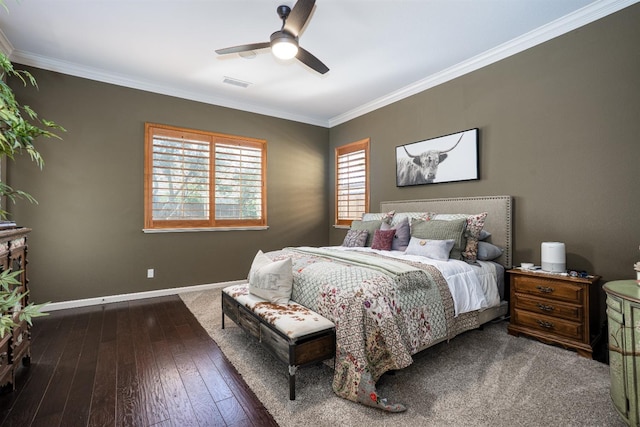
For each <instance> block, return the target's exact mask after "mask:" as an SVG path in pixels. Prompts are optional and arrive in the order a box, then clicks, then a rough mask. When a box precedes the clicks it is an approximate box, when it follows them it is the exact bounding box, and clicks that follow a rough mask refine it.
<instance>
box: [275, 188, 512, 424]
mask: <svg viewBox="0 0 640 427" xmlns="http://www.w3.org/2000/svg"><path fill="white" fill-rule="evenodd" d="M391 213H393V215H391ZM421 213H424V214H426V216H422V217H421V216H420V214H421ZM427 213H428V214H427ZM485 213H486V215H485ZM401 214H404V217H403V215H401ZM472 217H473V218H475V219H474V221H477V220H478V218H482V221H480V223H472V222H471V221H472V219H471V218H472ZM371 218H381V220H380V221H382V222H385V223H386V224H387V225H386V226H381V227H380V228H381V229H385V230H389V229H392V230H396V229H399V228H400V225H402V224H400V223H401V222H403V221H405V220H406V221H409V222H410V223H411V231H412V235H413V234H414V232H415V234H416V236H417V235H419V233H420V230H421V228H420V227H426V228H425V230H433V229H434V227H436V228H437V230H441V229H442V227H444V228H446V229H447V230H449V228H456V229H458V225H459V224H460V223H463V226H464V235H465V236H466V239H465V241H463V242H457V241H456V242H454V244H455V245H458V243H460V244H461V247H460V248H459V249H460V253H461V254H462V255H461V256H458V255H457V254H456V256H455V258H457V259H448V256H449V254H450V256H451V257H454V255H453V253H454V250H455V249H454V250H451V248H449V250H451V252H447V251H445V253H446V254H447V255H448V256H447V259H443V258H439V259H432V258H425V257H424V256H422V254H423V253H422V252H421V251H422V250H424V248H420V247H418V246H415V245H414V243H415V244H418V243H416V242H422V243H420V244H422V245H424V244H425V241H426V243H427V244H428V245H431V244H432V243H433V244H436V245H437V248H436V249H437V250H438V251H441V250H442V248H443V242H445V241H446V245H445V246H447V247H449V246H452V245H454V244H452V243H450V241H452V240H454V239H448V240H444V239H443V240H435V239H429V240H424V239H422V240H420V239H419V238H418V237H416V236H414V237H415V239H414V238H413V237H412V240H411V243H410V245H414V246H413V249H412V250H410V249H409V248H407V249H406V251H399V250H389V249H386V250H384V249H383V250H380V249H379V248H380V239H382V238H381V237H380V236H383V235H385V236H388V235H389V234H391V235H393V232H392V233H389V232H388V231H387V232H384V233H383V232H381V231H378V232H375V233H373V234H375V238H376V239H377V240H376V241H375V244H374V245H371V242H370V241H369V242H368V243H369V244H370V246H371V247H377V248H378V249H372V248H371V247H368V246H365V247H361V246H356V247H352V246H349V247H344V246H340V247H324V248H311V247H297V248H285V249H282V250H278V251H273V252H269V253H267V255H268V257H269V258H270V259H271V260H272V261H273V262H282V261H287V262H290V263H291V264H290V265H291V268H292V272H293V279H292V289H291V300H293V301H295V302H297V303H299V304H302V305H304V306H306V307H308V308H309V309H311V310H313V311H315V312H317V313H318V314H320V315H322V316H324V317H326V318H327V319H330V320H331V321H332V322H334V323H335V325H336V357H335V361H334V368H335V371H334V378H333V390H334V392H335V393H336V394H337V395H338V396H341V397H343V398H345V399H349V400H353V401H356V402H359V403H362V404H365V405H368V406H374V407H378V408H380V409H383V410H387V411H390V412H401V411H404V410H405V409H406V408H405V406H404V405H402V404H401V403H397V402H393V401H392V399H389V398H387V397H383V396H380V395H379V394H378V392H377V390H376V386H375V384H376V381H377V380H378V379H379V378H380V376H381V375H382V374H384V373H385V372H388V371H391V370H397V369H403V368H406V367H407V366H409V365H410V364H411V363H412V361H413V360H412V357H411V356H412V355H414V354H416V353H418V352H420V351H422V350H424V349H426V348H428V347H431V346H433V345H435V344H437V343H440V342H443V341H447V340H449V339H452V338H453V337H455V336H456V335H458V334H460V333H462V332H465V331H468V330H471V329H475V328H478V327H479V326H481V325H482V324H483V323H486V322H489V321H491V320H494V319H496V318H499V317H500V316H504V315H505V314H506V313H507V311H508V310H507V302H506V301H504V297H505V292H504V271H505V268H510V267H511V257H512V247H511V244H512V198H511V196H486V197H460V198H447V199H427V200H404V201H386V202H382V203H380V210H379V212H377V213H371V214H367V215H365V218H363V221H361V222H354V224H353V225H352V227H351V228H352V229H356V228H358V227H359V226H360V225H362V224H366V225H367V226H371V224H374V225H375V224H377V223H376V221H378V220H371ZM393 218H396V219H397V222H396V223H395V225H394V221H393ZM461 218H462V219H461ZM365 219H369V220H366V221H365ZM445 222H446V224H445ZM356 223H358V224H356ZM478 226H479V228H478ZM474 227H475V228H474ZM480 230H484V231H485V233H484V234H483V235H482V236H483V237H482V241H485V242H487V243H489V246H490V245H493V246H494V247H499V248H501V253H500V255H499V256H497V257H496V256H494V257H493V260H492V261H488V260H482V259H478V258H477V252H476V255H475V256H474V253H473V251H470V250H469V247H470V246H469V245H470V244H471V242H473V241H474V239H475V242H476V244H477V246H476V250H477V249H478V247H479V243H478V240H479V239H480V236H481V233H480ZM430 232H431V231H427V233H430ZM438 232H440V231H438ZM487 232H489V233H490V235H489V236H488V237H487V236H486V235H487V234H488V233H487ZM395 233H396V234H395V237H396V238H397V236H398V232H395ZM446 233H449V231H447V232H446ZM456 233H457V232H456ZM349 234H353V235H356V234H358V233H356V232H354V233H349ZM428 236H430V234H428ZM448 236H449V234H447V237H448ZM423 237H424V236H423ZM379 238H380V239H379ZM346 241H347V239H345V242H346ZM483 247H484V246H483ZM416 248H417V250H418V252H415V250H416ZM445 249H446V248H445ZM463 249H464V250H463ZM438 253H440V252H438ZM407 254H410V255H407ZM431 256H432V255H429V257H431ZM434 256H436V255H434ZM439 256H442V254H440V255H437V256H436V258H438V257H439ZM467 256H469V258H467ZM289 260H290V261H289Z"/></svg>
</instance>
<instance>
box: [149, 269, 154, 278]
mask: <svg viewBox="0 0 640 427" xmlns="http://www.w3.org/2000/svg"><path fill="white" fill-rule="evenodd" d="M154 274H155V271H154V270H153V268H147V279H153V276H154Z"/></svg>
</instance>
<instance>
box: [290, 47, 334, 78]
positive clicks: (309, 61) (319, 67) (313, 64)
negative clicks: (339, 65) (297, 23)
mask: <svg viewBox="0 0 640 427" xmlns="http://www.w3.org/2000/svg"><path fill="white" fill-rule="evenodd" d="M296 58H298V60H299V61H300V62H302V63H303V64H305V65H306V66H307V67H309V68H312V69H314V70H316V71H317V72H319V73H320V74H325V73H326V72H327V71H329V67H327V66H326V65H324V64H323V63H322V61H320V60H319V59H318V58H316V57H315V56H313V55H312V54H311V53H309V51H307V50H305V49H303V48H301V47H298V54H297V55H296Z"/></svg>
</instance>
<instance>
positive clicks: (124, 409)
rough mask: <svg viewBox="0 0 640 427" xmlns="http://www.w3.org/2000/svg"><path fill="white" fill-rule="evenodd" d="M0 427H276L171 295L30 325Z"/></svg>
mask: <svg viewBox="0 0 640 427" xmlns="http://www.w3.org/2000/svg"><path fill="white" fill-rule="evenodd" d="M0 425H1V426H21V427H26V426H47V427H52V426H64V427H67V426H277V424H276V422H275V421H274V420H273V418H272V417H271V415H270V414H269V413H268V412H267V411H266V410H265V408H264V406H263V405H262V404H261V403H260V401H259V400H258V398H257V397H256V396H255V395H254V394H253V392H252V391H251V390H250V389H249V388H248V387H247V385H246V384H245V383H244V381H243V380H242V378H241V377H240V375H239V374H238V373H237V371H236V370H235V368H234V367H233V366H232V365H231V364H230V363H229V362H228V361H227V359H226V358H225V356H224V355H223V354H222V352H221V351H220V349H219V348H218V346H217V345H216V343H215V342H214V341H213V340H212V339H211V338H210V337H209V335H208V334H207V333H206V331H205V330H204V329H203V328H202V327H201V326H200V324H199V323H198V321H197V320H196V319H195V318H194V317H193V315H192V314H191V312H190V311H189V310H188V309H187V308H186V306H185V305H184V304H183V302H182V300H181V299H180V298H179V297H178V296H167V297H159V298H150V299H144V300H137V301H131V302H123V303H113V304H105V305H102V306H93V307H85V308H80V309H70V310H60V311H54V312H51V314H50V315H49V316H47V317H43V318H38V319H35V320H34V326H33V329H32V351H31V366H29V367H23V368H20V370H19V371H18V374H17V377H16V390H15V391H10V390H9V391H7V390H4V391H3V392H2V393H0Z"/></svg>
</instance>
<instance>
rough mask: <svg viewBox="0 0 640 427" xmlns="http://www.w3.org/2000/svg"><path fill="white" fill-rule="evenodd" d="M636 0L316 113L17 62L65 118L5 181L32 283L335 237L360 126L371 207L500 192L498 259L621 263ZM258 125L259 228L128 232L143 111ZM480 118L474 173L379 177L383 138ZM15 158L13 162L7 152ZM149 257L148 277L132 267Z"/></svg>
mask: <svg viewBox="0 0 640 427" xmlns="http://www.w3.org/2000/svg"><path fill="white" fill-rule="evenodd" d="M638 23H640V5H634V6H632V7H629V8H627V9H625V10H623V11H620V12H618V13H616V14H613V15H611V16H609V17H606V18H604V19H601V20H599V21H597V22H594V23H592V24H590V25H587V26H585V27H583V28H580V29H578V30H575V31H573V32H571V33H568V34H566V35H563V36H561V37H558V38H556V39H554V40H551V41H549V42H546V43H544V44H542V45H540V46H537V47H534V48H532V49H529V50H527V51H525V52H522V53H520V54H517V55H514V56H512V57H510V58H507V59H504V60H502V61H500V62H498V63H495V64H493V65H490V66H487V67H485V68H483V69H480V70H478V71H475V72H472V73H470V74H467V75H465V76H462V77H460V78H457V79H455V80H452V81H450V82H448V83H445V84H442V85H440V86H438V87H435V88H433V89H430V90H427V91H425V92H422V93H420V94H417V95H414V96H412V97H410V98H407V99H405V100H402V101H399V102H396V103H394V104H392V105H389V106H387V107H384V108H381V109H379V110H377V111H374V112H371V113H369V114H366V115H364V116H361V117H358V118H356V119H353V120H351V121H349V122H347V123H344V124H341V125H338V126H336V127H333V128H332V129H330V130H328V129H324V128H321V127H317V126H311V125H304V124H300V123H295V122H291V121H287V120H280V119H275V118H270V117H265V116H261V115H257V114H251V113H246V112H241V111H237V110H231V109H226V108H220V107H215V106H210V105H205V104H200V103H197V102H192V101H186V100H180V99H176V98H171V97H167V96H162V95H157V94H151V93H147V92H143V91H137V90H132V89H126V88H122V87H118V86H113V85H108V84H104V83H97V82H93V81H89V80H85V79H80V78H74V77H70V76H65V75H61V74H57V73H53V72H47V71H42V70H36V69H34V70H32V71H33V72H34V74H35V76H36V78H37V79H38V83H39V85H40V90H39V92H35V91H33V90H30V89H25V88H22V87H21V86H20V85H19V84H16V83H15V82H14V83H13V87H14V88H15V89H16V91H17V93H18V96H19V99H21V100H22V101H23V102H24V103H26V104H28V105H31V106H32V107H33V108H34V109H35V110H36V111H38V112H39V113H40V114H41V116H43V117H46V118H49V119H52V120H55V121H57V122H59V123H61V124H63V125H64V126H65V127H67V129H68V132H67V133H66V134H64V135H63V136H64V141H61V142H59V141H47V140H43V141H39V142H38V146H39V147H40V148H41V152H42V154H43V156H44V158H45V162H46V165H45V168H44V170H43V171H42V172H40V171H38V170H37V168H36V167H35V166H34V165H32V164H30V163H29V162H28V160H27V159H24V158H20V159H19V160H18V162H17V163H18V164H17V165H13V164H9V181H10V183H11V184H13V185H15V186H17V187H18V188H21V189H24V190H27V191H30V192H31V193H32V194H33V195H34V196H36V198H37V199H38V201H39V202H40V204H39V205H36V206H32V205H28V204H26V203H24V202H20V203H19V204H18V205H16V206H15V207H11V210H12V212H13V213H14V214H15V218H16V219H17V220H18V222H19V223H20V224H21V225H25V226H29V227H32V228H33V229H34V231H33V233H32V236H31V240H30V248H29V251H30V252H29V254H30V255H29V259H30V264H29V267H30V274H31V285H32V289H33V297H34V299H35V300H37V301H45V300H52V301H64V300H71V299H78V298H86V297H93V296H102V295H113V294H119V293H128V292H138V291H145V290H151V289H161V288H168V287H175V286H187V285H194V284H202V283H211V282H218V281H225V280H235V279H239V278H241V277H243V276H245V275H246V273H247V270H248V268H249V264H250V262H251V259H252V257H253V255H254V254H255V252H256V251H257V250H258V249H263V250H269V249H274V248H278V247H282V246H288V245H323V244H327V243H331V244H339V243H340V242H341V241H342V238H343V236H344V233H345V232H344V230H336V229H334V228H333V227H331V223H332V222H331V221H332V219H333V209H334V206H333V204H334V202H333V200H334V197H335V195H334V192H333V185H334V183H333V173H334V170H333V152H334V148H335V147H336V146H338V145H342V144H345V143H348V142H353V141H356V140H359V139H362V138H365V137H370V138H371V169H372V173H371V184H372V186H371V188H372V190H371V201H372V209H373V210H377V206H378V205H379V203H380V201H382V200H396V199H419V198H433V197H453V196H473V195H493V194H510V195H512V196H514V198H515V210H514V213H515V220H514V224H515V251H514V258H515V262H517V263H519V262H522V261H533V262H536V263H538V262H539V261H540V243H541V242H543V241H550V240H553V241H555V240H559V241H563V242H565V243H566V245H567V264H568V266H569V267H570V268H576V269H587V270H589V271H591V272H595V273H597V274H600V275H602V276H604V280H614V279H621V278H631V277H633V276H634V272H633V263H634V262H636V261H638V260H640V251H639V250H638V245H640V225H639V223H640V222H639V221H638V220H637V217H638V212H640V192H639V191H638V183H640V179H639V178H637V177H638V171H639V170H640V163H639V161H640V139H639V135H640V96H639V95H640V77H639V76H640V50H639V49H638V43H637V42H638V40H640V25H638ZM145 121H151V122H158V123H166V124H171V125H176V126H184V127H191V128H196V129H205V130H211V131H215V132H223V133H230V134H237V135H245V136H250V137H256V138H264V139H266V140H267V141H268V206H269V212H268V218H269V225H270V228H269V230H267V231H250V232H246V231H245V232H239V231H238V232H204V233H182V234H175V233H172V234H152V235H149V234H143V233H142V231H141V230H142V226H143V201H142V193H143V187H142V180H143V176H142V173H143V151H142V148H143V133H144V129H143V124H144V122H145ZM473 127H478V128H480V178H481V179H480V180H478V181H471V182H463V183H448V184H436V185H427V186H417V187H406V188H397V187H396V186H395V158H394V156H395V147H396V146H397V145H401V144H405V143H409V142H414V141H419V140H422V139H426V138H432V137H436V136H440V135H443V134H448V133H452V132H456V131H459V130H464V129H469V128H473ZM16 166H17V167H16ZM147 268H155V269H156V278H155V279H146V278H145V275H146V269H147Z"/></svg>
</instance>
